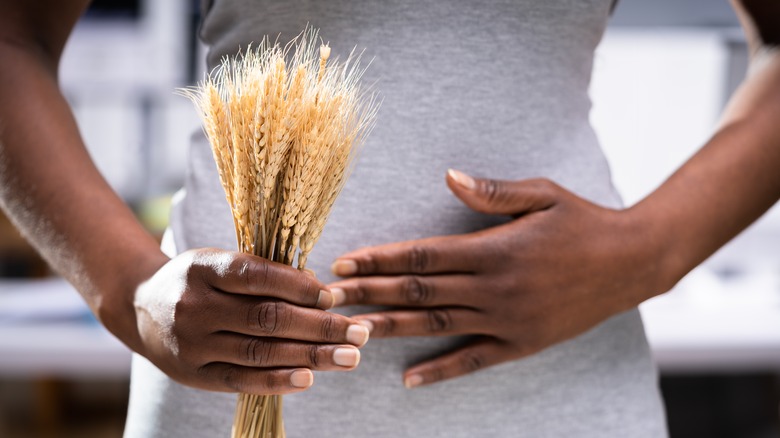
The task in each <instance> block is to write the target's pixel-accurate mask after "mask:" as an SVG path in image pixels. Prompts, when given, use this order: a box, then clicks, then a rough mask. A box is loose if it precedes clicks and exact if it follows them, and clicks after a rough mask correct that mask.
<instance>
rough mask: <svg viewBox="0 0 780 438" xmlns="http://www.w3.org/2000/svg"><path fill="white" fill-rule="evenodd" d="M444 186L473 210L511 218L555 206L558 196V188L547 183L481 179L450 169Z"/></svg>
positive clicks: (533, 180)
mask: <svg viewBox="0 0 780 438" xmlns="http://www.w3.org/2000/svg"><path fill="white" fill-rule="evenodd" d="M447 185H448V186H449V188H450V190H452V193H454V194H455V196H457V197H458V198H459V199H460V200H461V201H463V203H464V204H466V205H467V206H468V207H469V208H471V209H473V210H476V211H479V212H481V213H487V214H503V215H511V216H519V215H523V214H526V213H530V212H533V211H539V210H546V209H548V208H550V207H552V206H553V205H555V203H556V199H558V196H560V193H561V189H560V187H559V186H558V185H556V184H555V183H553V182H551V181H550V180H547V179H542V178H539V179H530V180H523V181H502V180H496V179H483V178H474V177H472V176H469V175H466V174H465V173H463V172H459V171H457V170H453V169H450V170H448V171H447Z"/></svg>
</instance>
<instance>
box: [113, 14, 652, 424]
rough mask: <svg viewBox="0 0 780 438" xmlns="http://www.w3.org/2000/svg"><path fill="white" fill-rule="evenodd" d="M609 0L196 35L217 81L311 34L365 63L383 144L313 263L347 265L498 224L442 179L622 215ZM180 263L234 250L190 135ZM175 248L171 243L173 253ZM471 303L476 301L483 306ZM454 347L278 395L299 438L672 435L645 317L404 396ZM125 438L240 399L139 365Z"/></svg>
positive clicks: (239, 21)
mask: <svg viewBox="0 0 780 438" xmlns="http://www.w3.org/2000/svg"><path fill="white" fill-rule="evenodd" d="M610 5H611V0H549V1H534V0H519V1H510V0H490V1H480V2H477V1H467V0H436V1H417V0H401V1H388V0H368V1H363V0H354V1H353V0H336V1H327V2H325V1H313V0H312V1H250V0H216V1H214V2H213V4H211V5H207V6H208V7H207V11H208V13H207V15H206V17H205V21H204V23H203V27H202V29H201V36H202V38H203V40H204V41H205V42H206V43H208V44H209V45H210V47H211V50H210V52H209V57H208V59H209V63H210V64H211V66H213V65H214V64H215V62H217V61H218V60H219V59H220V57H221V56H223V55H230V54H234V53H236V52H237V51H238V48H239V46H240V47H246V45H247V44H248V43H249V42H250V41H253V40H254V41H256V40H258V39H259V38H261V37H262V36H263V35H266V34H267V35H272V36H275V35H277V34H280V35H281V36H280V41H287V40H289V39H290V38H291V37H293V36H295V35H297V34H298V33H299V32H300V31H301V30H302V29H303V28H304V26H305V25H306V24H307V23H311V24H312V25H313V26H315V27H319V28H320V29H321V35H322V36H323V38H324V39H325V40H328V41H330V45H331V47H332V48H333V53H334V54H337V55H340V56H342V57H343V56H345V55H346V54H347V53H348V52H349V51H350V50H351V49H352V47H353V46H355V45H357V47H358V48H361V49H362V48H366V49H367V51H366V53H367V56H368V57H371V58H374V62H373V64H372V66H371V68H370V70H369V73H368V75H367V77H366V80H367V81H368V82H373V81H376V83H377V89H379V90H380V91H381V93H382V96H383V97H384V103H383V106H382V109H381V111H380V114H379V120H378V123H377V127H376V130H375V131H374V133H373V134H372V136H371V137H370V139H369V141H368V144H367V145H366V147H365V150H364V152H363V154H362V156H361V157H360V160H359V162H358V165H357V167H356V170H355V172H354V174H353V176H352V179H351V180H350V182H349V183H348V185H347V187H346V189H345V190H344V193H343V195H342V197H341V198H340V199H339V200H338V202H337V204H336V207H335V211H334V212H333V215H332V218H331V220H330V222H329V223H328V225H327V227H326V229H325V232H324V236H323V238H322V240H321V242H320V243H319V244H318V245H317V247H316V248H315V250H314V252H313V254H312V258H311V261H310V266H311V267H312V268H314V269H315V270H316V271H317V273H318V275H319V276H320V277H321V278H323V279H325V280H326V281H330V280H332V279H333V278H332V277H331V275H330V274H329V271H328V266H329V265H330V263H331V262H332V260H333V259H334V258H335V257H336V256H337V255H339V254H341V253H343V252H346V251H348V250H351V249H354V248H357V247H361V246H366V245H374V244H379V243H385V242H392V241H398V240H406V239H415V238H420V237H426V236H431V235H444V234H454V233H464V232H468V231H472V230H477V229H481V228H485V227H489V226H491V225H494V224H496V223H499V221H500V220H501V219H498V218H493V217H488V216H485V215H480V214H477V213H474V212H472V211H470V210H469V209H467V208H466V207H464V206H463V205H461V204H460V203H459V202H458V201H457V200H456V199H455V198H454V197H453V196H452V195H451V194H450V193H449V192H448V190H447V187H446V186H445V184H444V175H445V172H446V169H447V168H450V167H451V168H456V169H461V170H464V171H466V172H469V173H471V174H474V175H479V176H486V177H492V178H504V179H522V178H530V177H537V176H544V177H547V178H551V179H553V180H555V181H557V182H558V183H559V184H562V185H563V186H565V187H567V188H568V189H570V190H572V191H574V192H575V193H578V194H579V195H581V196H584V197H586V198H588V199H590V200H593V201H594V202H597V203H600V204H603V205H608V206H613V207H618V206H620V200H619V197H618V196H617V194H616V192H615V190H614V188H613V186H612V183H611V180H610V174H609V169H608V167H607V164H606V161H605V159H604V157H603V155H602V153H601V150H600V148H599V145H598V141H597V139H596V137H595V135H594V132H593V130H592V129H591V127H590V125H589V121H588V114H589V110H590V100H589V98H588V94H587V90H588V84H589V81H590V75H591V68H592V60H593V52H594V49H595V47H596V45H597V44H598V42H599V40H600V39H601V36H602V33H603V30H604V27H605V25H606V21H607V19H608V16H609V11H610ZM189 160H190V162H189V169H190V170H189V174H188V177H187V181H186V187H185V189H186V194H185V196H184V197H183V199H181V200H180V201H179V202H178V203H177V204H176V206H175V208H174V211H173V214H172V224H171V226H172V229H173V234H174V236H175V249H173V248H169V250H170V251H172V252H175V251H176V250H178V251H183V250H185V249H188V248H197V247H204V246H217V247H223V248H235V243H234V242H235V238H234V236H233V231H232V230H233V227H232V221H231V219H230V215H229V211H228V209H227V205H226V203H225V200H224V194H223V193H222V189H221V188H220V186H219V182H218V179H217V175H216V170H215V166H214V163H213V161H212V158H211V152H210V150H209V148H208V144H207V142H206V141H205V139H204V138H203V136H202V135H198V136H196V137H195V138H194V141H193V144H192V149H191V151H190V157H189ZM168 243H169V244H170V243H172V242H170V241H169V242H168ZM477 292H478V291H477ZM459 341H460V340H458V339H441V338H436V339H431V338H414V339H393V340H378V339H376V340H372V341H371V342H369V345H367V346H366V347H365V348H364V350H363V360H362V363H361V365H360V367H359V369H358V370H357V371H355V372H350V373H335V372H333V373H317V374H316V378H315V386H314V388H313V389H311V390H309V391H306V392H304V393H302V394H297V395H293V396H288V397H286V398H285V413H284V414H285V418H286V425H287V430H288V435H289V436H290V437H304V436H334V437H336V436H338V437H367V436H372V437H408V436H416V437H475V436H519V437H570V436H572V437H664V436H666V430H665V429H666V427H665V420H664V413H663V407H662V404H661V401H660V396H659V391H658V386H657V375H656V371H655V368H654V366H653V364H652V361H651V358H650V354H649V349H648V345H647V342H646V340H645V336H644V332H643V328H642V325H641V321H640V317H639V313H638V312H637V311H636V310H631V311H629V312H627V313H624V314H621V315H618V316H616V317H614V318H612V319H610V320H608V321H607V322H605V323H603V324H601V325H600V326H598V327H596V328H595V329H593V330H591V331H589V332H587V333H585V334H583V335H581V336H579V337H578V338H576V339H573V340H571V341H568V342H565V343H562V344H559V345H556V346H554V347H552V348H549V349H547V350H546V351H544V352H542V353H540V354H537V355H535V356H533V357H530V358H528V359H524V360H519V361H515V362H512V363H506V364H503V365H500V366H496V367H493V368H490V369H488V370H484V371H481V372H478V373H474V374H472V375H469V376H467V377H463V378H460V379H456V380H452V381H449V382H445V383H441V384H437V385H434V386H431V387H426V388H421V389H416V390H411V391H409V390H406V389H404V388H403V386H402V383H401V373H402V371H403V370H404V368H405V367H407V366H408V365H410V364H413V363H416V362H418V361H420V360H422V359H424V358H428V357H432V356H433V355H435V354H437V353H439V352H442V351H446V350H448V349H451V348H452V347H453V346H454V345H456V344H457V343H458V342H459ZM132 379H133V384H132V391H131V402H130V411H129V415H128V420H127V421H128V423H127V429H126V434H125V436H126V437H129V438H135V437H201V436H202V437H214V436H226V435H227V434H228V431H229V430H230V423H231V420H232V415H233V408H234V403H235V396H233V395H226V394H213V393H207V392H203V391H198V390H193V389H189V388H185V387H183V386H181V385H178V384H176V383H174V382H172V381H171V380H170V379H168V378H167V377H165V375H163V374H162V373H161V372H160V371H158V370H157V369H156V368H154V367H153V366H152V365H151V364H149V363H148V362H147V361H146V360H144V359H143V358H140V357H135V359H134V362H133V376H132Z"/></svg>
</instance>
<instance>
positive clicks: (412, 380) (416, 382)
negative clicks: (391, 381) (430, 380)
mask: <svg viewBox="0 0 780 438" xmlns="http://www.w3.org/2000/svg"><path fill="white" fill-rule="evenodd" d="M422 382H423V378H422V376H421V375H419V374H412V375H411V376H408V377H407V378H405V379H404V386H405V387H406V388H407V389H412V388H414V387H417V386H420V385H422Z"/></svg>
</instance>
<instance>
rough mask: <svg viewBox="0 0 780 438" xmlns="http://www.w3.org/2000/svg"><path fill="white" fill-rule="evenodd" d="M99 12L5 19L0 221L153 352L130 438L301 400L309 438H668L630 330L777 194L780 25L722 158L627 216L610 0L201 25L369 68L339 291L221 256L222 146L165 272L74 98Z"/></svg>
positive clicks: (342, 222)
mask: <svg viewBox="0 0 780 438" xmlns="http://www.w3.org/2000/svg"><path fill="white" fill-rule="evenodd" d="M88 3H89V2H88V1H87V0H69V1H63V0H36V1H26V2H18V1H12V0H3V1H1V2H0V59H2V65H3V68H2V69H0V154H1V156H2V159H0V187H2V189H0V194H1V195H2V196H1V197H0V198H1V199H2V206H3V209H4V211H6V212H7V213H8V215H9V216H10V217H11V218H12V219H13V221H14V222H15V224H16V225H17V226H18V227H19V228H20V230H22V232H23V233H24V234H25V236H26V237H27V238H28V239H29V240H30V241H31V242H32V243H33V244H34V245H35V246H36V248H37V249H38V250H39V251H40V252H41V253H42V254H43V255H44V256H45V257H46V259H47V260H48V261H49V263H51V265H52V266H53V267H55V268H56V269H57V270H58V271H59V272H61V273H62V274H63V275H64V276H65V277H66V278H68V280H70V281H71V282H72V283H73V284H74V285H75V286H76V287H77V288H78V290H79V291H80V292H81V293H82V294H83V296H84V299H85V300H86V301H87V302H88V303H89V305H90V306H91V308H92V310H93V311H94V313H95V315H97V317H98V318H99V319H100V321H101V322H102V323H103V324H104V325H105V326H106V327H107V328H108V329H109V330H110V331H111V332H112V333H114V334H115V335H116V336H117V337H118V338H119V339H121V340H122V341H123V342H124V343H126V344H127V345H128V346H129V347H130V348H131V349H133V350H134V351H135V352H136V354H135V355H134V358H133V375H132V382H131V399H130V408H129V413H128V420H127V426H126V431H125V436H127V437H185V436H186V437H197V436H204V437H205V436H215V435H221V434H227V433H228V430H229V428H230V423H231V419H232V413H233V409H234V404H235V396H234V395H233V394H230V393H234V392H239V391H241V392H250V393H257V394H270V393H274V394H293V395H289V396H286V397H285V418H286V425H287V429H288V434H289V435H290V436H342V437H350V436H356V437H357V436H375V437H392V436H428V437H434V436H442V437H444V436H446V437H466V436H529V437H536V436H579V437H590V436H593V437H595V436H599V437H602V436H631V437H659V436H665V435H666V430H665V429H666V427H665V420H664V414H663V407H662V403H661V401H660V396H659V393H658V385H657V375H656V371H655V369H654V367H653V365H652V361H651V358H650V355H649V349H648V346H647V342H646V340H645V338H644V333H643V330H642V326H641V321H640V317H639V314H638V312H637V310H636V306H637V305H638V304H639V303H641V302H642V301H644V300H646V299H648V298H650V297H653V296H655V295H658V294H661V293H663V292H664V291H666V290H668V289H670V288H671V287H672V286H673V285H674V284H675V283H676V282H677V281H678V280H679V279H680V278H681V277H682V276H684V275H685V274H686V273H687V272H688V271H690V270H691V269H692V268H693V267H695V266H696V265H697V264H699V263H700V262H701V261H702V260H704V259H705V258H707V257H708V256H709V255H710V254H712V253H713V252H714V251H715V250H716V249H717V248H719V247H720V246H722V245H723V244H724V243H725V242H727V241H728V240H729V239H731V238H732V237H733V236H734V235H736V234H738V233H739V232H740V231H741V230H742V229H744V228H745V227H746V226H747V225H748V224H750V223H751V222H752V221H754V220H755V219H756V218H758V217H759V216H760V215H761V214H762V213H763V212H764V211H766V210H767V209H768V208H769V207H770V206H771V205H772V204H773V203H775V202H776V201H777V199H778V197H780V173H778V172H777V171H776V169H777V167H778V165H780V124H778V123H777V120H779V119H780V52H778V49H777V47H776V46H777V44H778V43H779V42H780V6H779V5H778V4H777V2H771V1H769V0H733V1H732V3H733V5H734V8H735V10H736V11H737V13H738V14H739V17H740V20H741V22H742V25H743V27H744V29H745V32H746V35H747V38H748V42H749V45H750V51H751V54H752V57H751V67H750V74H749V75H748V77H747V79H746V80H745V81H744V83H743V84H742V86H741V87H740V88H739V90H737V92H736V93H735V95H734V96H733V98H732V99H731V102H730V103H729V105H728V107H727V108H726V110H725V112H724V114H723V118H722V120H721V122H720V124H719V126H718V128H717V130H716V132H715V133H714V135H713V136H712V138H711V139H710V140H709V141H708V142H707V143H706V144H705V145H704V146H703V147H702V148H701V150H700V151H699V152H698V153H697V154H696V155H695V156H693V157H692V158H691V159H690V160H689V161H687V162H686V163H685V164H684V165H683V166H682V167H681V168H680V169H679V170H678V171H677V172H676V173H675V174H674V175H673V176H671V177H670V178H669V179H668V180H667V181H666V182H664V183H663V184H662V185H661V186H660V187H659V188H658V189H657V190H655V191H654V192H653V193H652V194H650V195H649V196H648V197H647V198H646V199H644V200H642V201H640V202H639V203H637V204H636V205H634V206H631V207H629V208H623V207H622V206H621V203H620V199H619V197H618V195H617V194H616V192H615V190H614V188H613V187H612V184H611V181H610V177H609V170H608V167H607V164H606V161H605V159H604V157H603V155H602V154H601V152H600V149H599V147H598V142H597V140H596V138H595V135H594V134H593V131H592V129H591V128H590V125H589V123H588V112H589V109H590V103H589V99H588V96H587V88H588V83H589V80H590V74H591V67H592V60H593V52H594V49H595V48H596V46H597V44H598V43H599V41H600V38H601V36H602V34H603V31H604V28H605V26H606V23H607V21H608V18H609V15H610V10H611V8H612V6H613V5H612V0H588V1H581V0H576V1H575V0H554V1H546V2H536V1H530V0H517V1H510V0H490V1H487V2H469V1H466V0H458V1H446V2H445V1H441V0H439V1H430V2H415V1H412V0H398V1H393V2H388V1H378V0H376V1H374V0H371V1H360V2H357V1H350V0H337V1H330V2H308V1H307V2H304V1H300V2H298V1H290V2H270V1H262V2H250V1H247V0H210V1H209V0H207V1H204V6H203V8H204V9H203V10H204V21H203V23H202V28H201V30H200V34H201V37H202V39H203V40H204V41H205V42H206V43H207V44H208V45H209V56H208V62H209V67H213V66H214V65H216V63H217V62H218V61H219V59H220V58H221V57H222V56H224V55H233V54H235V53H236V52H237V51H238V49H239V48H240V47H246V45H248V44H249V43H250V42H253V41H258V40H259V39H260V38H262V37H263V36H265V35H277V34H280V35H281V36H280V41H284V40H286V39H290V38H292V37H294V36H295V35H296V34H297V33H299V32H300V31H301V30H302V29H303V28H304V27H305V25H306V23H307V22H308V23H310V24H311V25H313V26H315V27H319V28H320V29H321V35H322V36H323V37H324V38H325V39H327V40H330V42H331V47H333V49H334V53H337V52H340V53H346V52H347V51H348V50H349V49H350V48H352V47H353V46H355V45H357V46H358V47H366V48H367V53H368V55H370V56H372V57H373V58H374V62H373V64H372V65H371V67H370V69H369V71H368V73H367V77H366V81H367V82H369V83H370V82H373V81H374V80H377V83H378V84H379V85H378V88H379V89H380V90H381V93H382V95H383V97H384V102H383V107H382V110H381V112H380V115H379V120H378V123H377V126H376V129H375V131H374V132H373V134H372V136H371V137H370V139H369V141H368V144H367V145H366V147H365V150H364V152H363V155H362V156H361V158H360V160H359V162H358V164H357V167H356V169H355V172H354V174H353V177H352V179H351V180H350V182H349V183H348V185H347V187H346V188H345V191H344V193H343V195H342V198H341V199H340V200H339V201H338V202H337V204H336V207H335V210H334V213H333V216H332V218H331V220H330V223H329V225H328V226H327V227H326V229H325V233H324V236H323V239H322V241H321V242H320V243H319V244H318V246H317V247H316V248H315V250H314V252H313V254H312V259H311V261H310V265H311V266H312V267H313V268H314V270H315V271H316V272H317V274H318V275H319V276H320V279H317V278H315V277H313V276H310V275H306V274H303V273H300V272H297V271H296V270H294V269H291V268H288V267H284V266H280V265H278V264H274V263H271V262H267V261H264V260H262V259H258V258H255V257H252V256H248V255H243V254H238V253H236V252H233V251H229V250H227V249H215V248H230V247H232V245H233V242H234V236H233V235H232V234H231V233H232V223H231V221H230V216H229V211H228V209H227V206H226V205H224V197H223V195H222V193H221V188H220V186H219V182H218V178H217V176H216V170H215V167H214V165H213V162H212V161H211V156H210V152H209V149H208V145H207V143H206V142H205V139H203V138H202V137H200V138H198V139H196V140H195V141H194V142H193V145H192V148H191V151H190V158H189V160H190V161H189V169H190V170H189V172H188V175H187V181H186V183H185V190H184V191H183V192H182V194H181V195H180V196H178V200H177V204H176V205H175V207H174V209H173V211H172V216H171V230H170V231H171V232H170V233H168V234H167V236H166V239H165V241H164V243H163V249H164V250H165V252H163V251H162V250H161V249H160V248H159V247H158V245H157V243H156V242H155V241H154V240H153V239H152V238H151V237H150V236H149V235H148V234H147V233H146V232H145V231H144V230H143V229H142V227H141V226H140V225H139V224H138V223H137V222H136V220H135V219H134V217H133V215H132V213H131V212H130V210H129V209H128V208H127V207H126V206H125V205H124V204H123V202H122V201H121V200H120V199H119V198H118V197H117V196H116V195H115V194H114V193H113V192H112V191H111V189H110V188H109V186H108V185H107V184H106V183H105V181H104V180H103V179H102V178H101V176H100V174H99V173H98V171H97V170H96V169H95V167H94V165H93V164H92V163H91V162H90V160H89V157H88V155H87V153H86V151H85V148H84V146H83V143H82V140H81V138H80V136H79V133H78V129H77V127H76V124H75V123H74V120H73V116H72V115H71V112H70V110H69V108H68V106H67V104H66V102H65V99H64V98H63V97H62V94H61V92H60V90H59V89H58V86H57V63H58V61H59V57H60V55H61V53H62V48H63V45H64V44H65V41H66V40H67V37H68V35H69V34H70V32H71V29H72V28H73V26H74V24H75V22H76V21H77V19H78V18H79V16H80V15H81V14H82V12H83V11H84V9H85V8H86V6H87V4H88ZM670 135H671V134H670ZM450 168H452V169H458V170H450V171H448V170H447V169H450ZM444 175H446V177H445V179H444V181H442V176H444ZM444 182H446V188H445V184H444ZM447 189H449V191H451V194H450V193H448V190H447ZM451 195H454V196H451ZM393 242H396V243H393ZM334 260H335V262H334V263H333V266H332V268H333V272H334V273H335V274H338V275H339V276H341V278H340V279H337V278H336V277H334V276H331V275H330V274H328V272H327V271H328V267H329V265H331V262H333V261H334ZM328 283H329V284H328ZM334 305H335V306H337V307H339V308H342V307H343V308H344V310H343V311H340V313H336V312H331V311H327V310H328V309H329V308H331V307H332V306H334ZM346 315H351V316H346ZM369 330H370V336H371V337H372V338H373V339H372V341H371V342H370V343H368V344H367V345H366V346H365V347H363V349H362V352H363V353H362V354H360V353H359V350H357V348H358V347H362V346H363V344H365V343H366V340H367V338H368V336H369V334H368V331H369ZM380 338H387V339H380ZM361 356H362V357H361ZM359 360H361V361H362V363H361V364H360V366H359V367H356V366H357V363H358V361H359ZM335 370H345V371H350V372H347V373H337V372H325V371H335ZM312 371H315V372H316V374H317V375H316V377H317V378H316V383H315V382H314V374H313V372H312ZM220 391H221V392H220ZM299 392H302V393H301V394H294V393H299Z"/></svg>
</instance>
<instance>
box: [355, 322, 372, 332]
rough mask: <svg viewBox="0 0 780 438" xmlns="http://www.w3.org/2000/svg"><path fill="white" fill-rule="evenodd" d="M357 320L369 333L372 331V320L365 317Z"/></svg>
mask: <svg viewBox="0 0 780 438" xmlns="http://www.w3.org/2000/svg"><path fill="white" fill-rule="evenodd" d="M358 322H359V323H360V325H362V326H363V327H365V328H367V329H368V333H369V334H371V332H373V331H374V323H373V322H371V321H369V320H367V319H361V320H360V321H358Z"/></svg>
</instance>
